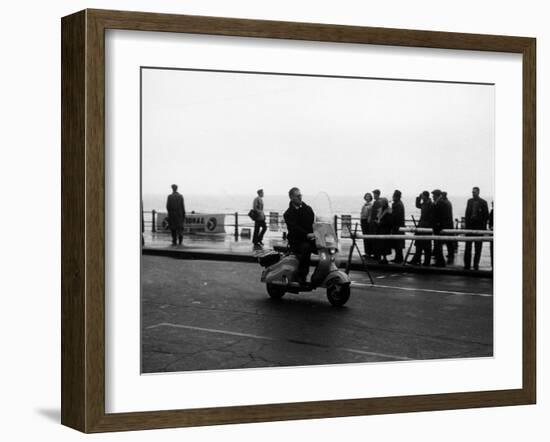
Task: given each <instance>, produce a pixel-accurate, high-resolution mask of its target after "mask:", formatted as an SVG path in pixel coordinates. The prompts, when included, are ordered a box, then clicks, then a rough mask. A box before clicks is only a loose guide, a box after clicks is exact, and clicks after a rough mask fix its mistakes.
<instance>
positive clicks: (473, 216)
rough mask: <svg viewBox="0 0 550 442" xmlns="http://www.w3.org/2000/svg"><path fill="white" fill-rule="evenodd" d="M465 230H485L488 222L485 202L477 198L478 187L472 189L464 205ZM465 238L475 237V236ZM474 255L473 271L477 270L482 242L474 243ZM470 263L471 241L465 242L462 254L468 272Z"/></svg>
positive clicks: (487, 209) (487, 208)
mask: <svg viewBox="0 0 550 442" xmlns="http://www.w3.org/2000/svg"><path fill="white" fill-rule="evenodd" d="M464 218H465V222H466V229H469V230H487V222H488V221H489V207H488V205H487V201H485V200H484V199H483V198H480V197H479V187H474V188H473V189H472V198H470V199H469V200H468V203H467V205H466V214H465V216H464ZM467 236H477V235H475V234H471V235H467ZM474 247H475V253H474V270H479V260H480V258H481V249H482V247H483V242H482V241H475V246H474ZM471 263H472V241H467V242H466V250H465V252H464V269H465V270H469V269H470V265H471Z"/></svg>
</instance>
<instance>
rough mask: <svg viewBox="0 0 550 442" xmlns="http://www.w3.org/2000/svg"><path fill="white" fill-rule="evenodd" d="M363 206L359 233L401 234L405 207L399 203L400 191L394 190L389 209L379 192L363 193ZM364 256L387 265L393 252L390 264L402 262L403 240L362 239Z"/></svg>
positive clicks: (376, 190) (403, 225) (377, 190)
mask: <svg viewBox="0 0 550 442" xmlns="http://www.w3.org/2000/svg"><path fill="white" fill-rule="evenodd" d="M363 199H364V200H365V204H363V207H362V208H361V231H362V232H363V234H364V235H390V234H395V235H398V234H402V232H399V228H400V227H405V207H404V206H403V202H402V201H401V191H400V190H395V191H394V192H393V195H392V205H391V207H390V204H389V201H388V199H387V198H384V197H381V196H380V190H379V189H375V190H373V191H372V193H370V192H367V193H365V195H364V197H363ZM363 242H364V247H365V256H366V257H370V258H374V259H377V260H378V262H380V263H381V264H387V263H388V259H387V255H390V254H391V253H392V249H393V250H395V258H394V259H393V260H392V262H394V263H396V264H401V263H402V262H403V249H404V247H405V241H404V240H389V239H368V240H367V239H364V240H363Z"/></svg>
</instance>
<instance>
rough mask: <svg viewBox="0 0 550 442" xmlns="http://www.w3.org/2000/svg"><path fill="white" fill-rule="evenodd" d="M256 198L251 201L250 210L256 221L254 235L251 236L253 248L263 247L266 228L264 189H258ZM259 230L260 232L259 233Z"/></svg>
mask: <svg viewBox="0 0 550 442" xmlns="http://www.w3.org/2000/svg"><path fill="white" fill-rule="evenodd" d="M256 193H257V194H258V196H257V197H256V198H254V201H252V209H254V211H255V212H256V219H255V220H254V234H253V235H252V243H253V244H254V245H255V246H263V245H264V243H263V242H262V240H263V239H264V234H265V231H266V230H267V226H266V224H265V214H264V200H263V197H264V189H258V190H257V191H256ZM260 229H261V231H260Z"/></svg>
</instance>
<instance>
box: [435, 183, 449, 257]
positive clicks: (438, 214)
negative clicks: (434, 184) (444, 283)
mask: <svg viewBox="0 0 550 442" xmlns="http://www.w3.org/2000/svg"><path fill="white" fill-rule="evenodd" d="M432 196H433V232H434V234H435V235H439V234H440V233H441V231H442V230H443V229H444V228H445V225H446V223H447V221H448V220H447V217H448V214H447V204H446V203H445V202H444V201H443V200H442V198H443V194H442V192H441V190H439V189H435V190H433V191H432ZM433 254H434V257H435V265H436V266H437V267H445V258H444V257H443V241H439V240H434V248H433Z"/></svg>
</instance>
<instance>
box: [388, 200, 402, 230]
mask: <svg viewBox="0 0 550 442" xmlns="http://www.w3.org/2000/svg"><path fill="white" fill-rule="evenodd" d="M391 210H392V229H391V233H399V228H400V227H405V206H404V205H403V202H402V201H395V202H394V203H393V204H392V206H391Z"/></svg>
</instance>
